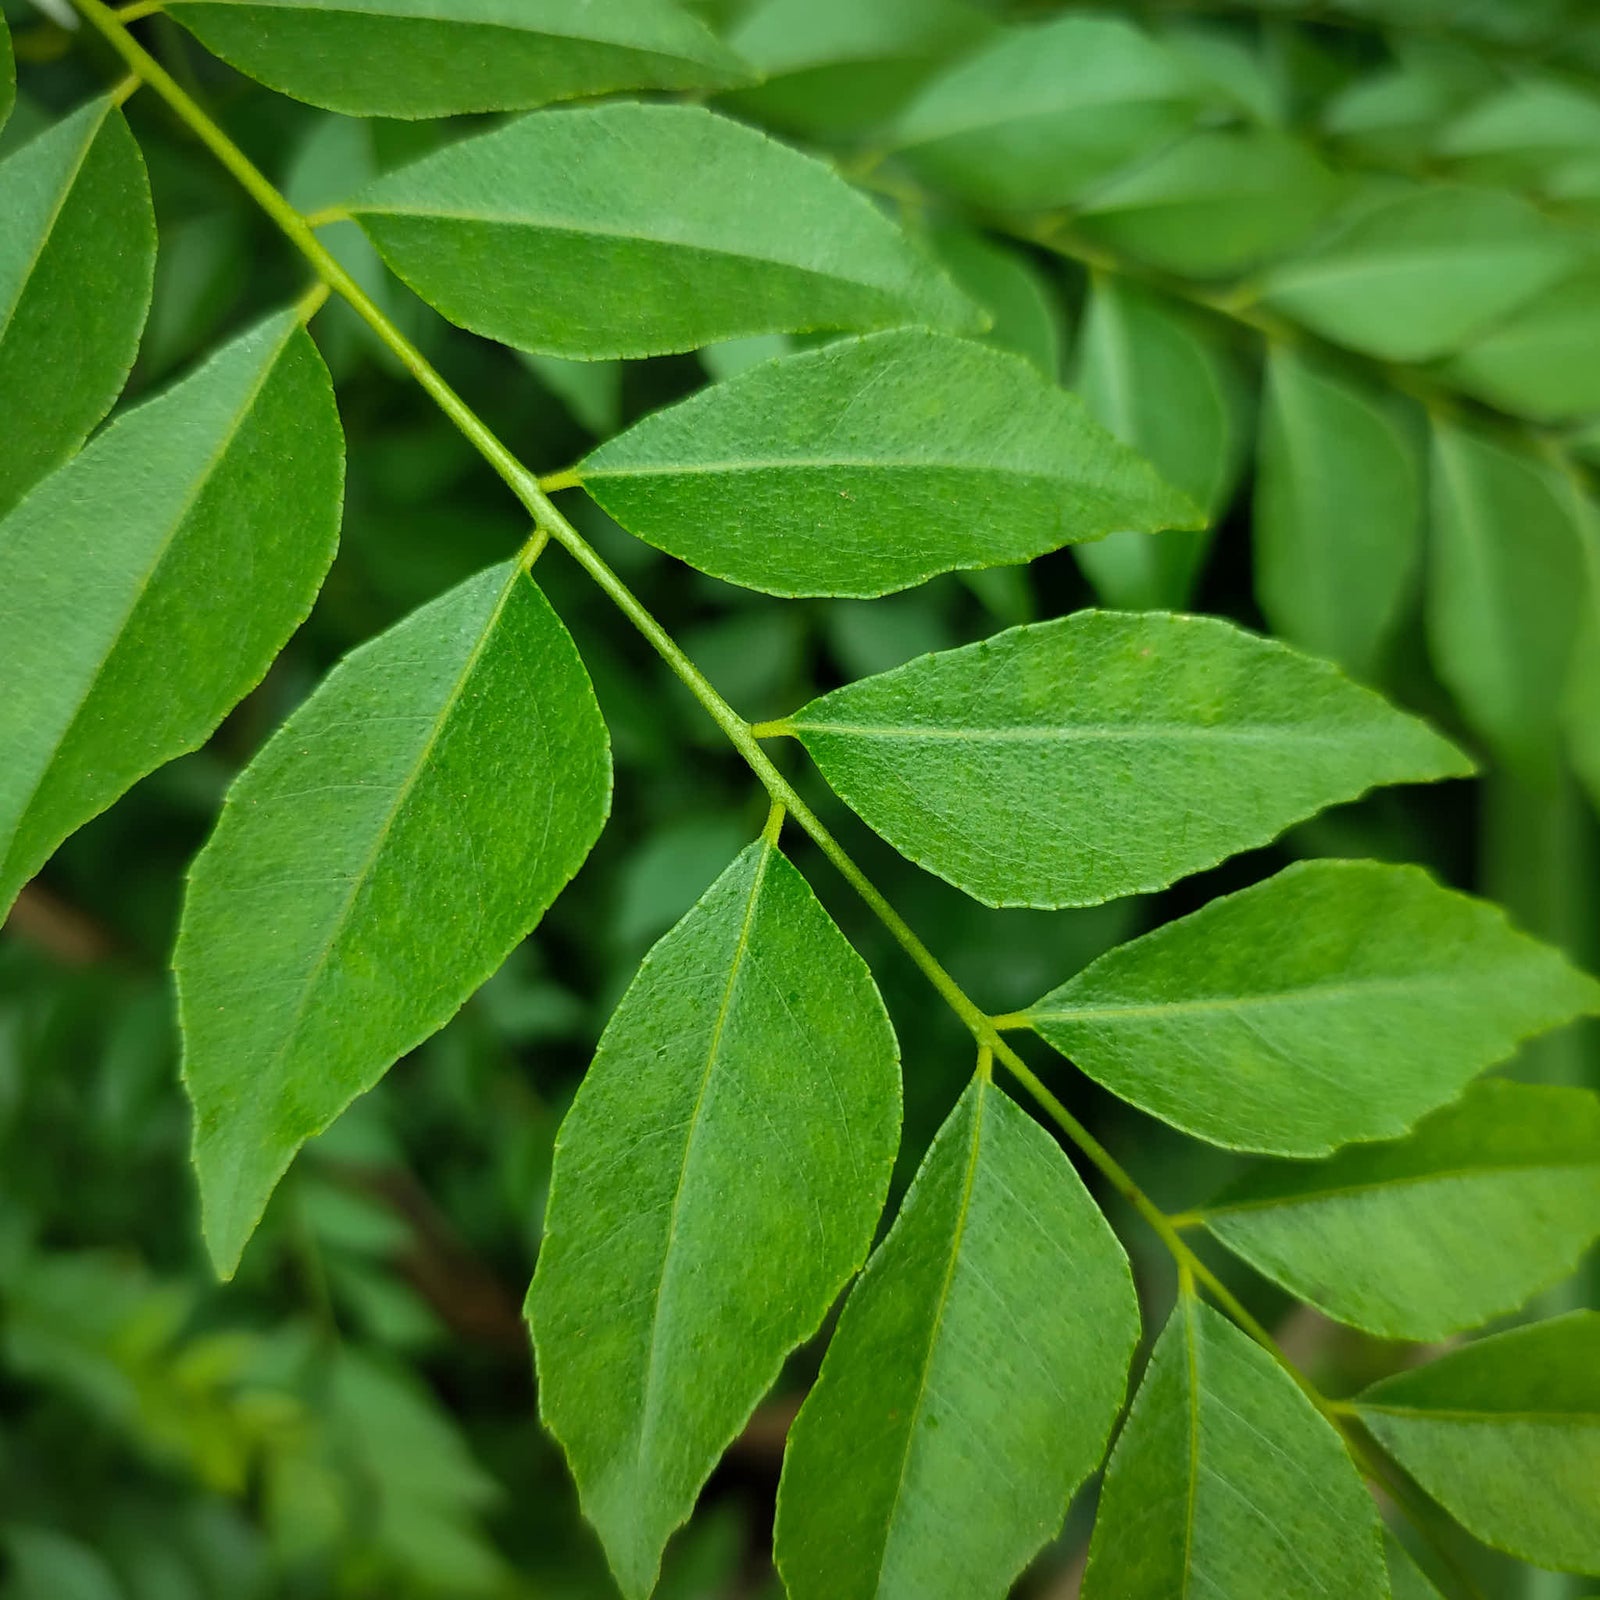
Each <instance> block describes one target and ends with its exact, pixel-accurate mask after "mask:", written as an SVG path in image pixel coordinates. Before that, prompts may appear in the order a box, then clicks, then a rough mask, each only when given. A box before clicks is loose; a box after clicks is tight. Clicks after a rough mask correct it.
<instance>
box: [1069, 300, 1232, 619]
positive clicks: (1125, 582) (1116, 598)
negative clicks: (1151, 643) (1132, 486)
mask: <svg viewBox="0 0 1600 1600" xmlns="http://www.w3.org/2000/svg"><path fill="white" fill-rule="evenodd" d="M1076 366H1077V373H1076V377H1075V380H1074V384H1073V387H1074V388H1076V389H1077V390H1078V391H1079V393H1080V394H1082V396H1083V400H1084V404H1085V405H1086V406H1088V408H1089V411H1090V414H1091V415H1092V416H1094V417H1096V418H1097V419H1098V420H1099V421H1100V422H1101V423H1103V424H1104V425H1105V426H1106V427H1107V428H1109V429H1110V430H1111V432H1112V433H1114V434H1115V435H1116V436H1117V437H1118V438H1119V439H1122V440H1124V441H1125V442H1126V443H1128V444H1130V445H1132V446H1133V448H1134V449H1135V450H1137V451H1139V452H1140V454H1142V455H1145V456H1148V457H1149V458H1150V460H1152V461H1153V462H1154V463H1155V464H1156V466H1157V467H1158V468H1159V469H1160V470H1161V472H1162V473H1163V474H1164V475H1165V476H1166V477H1167V478H1168V480H1169V481H1171V482H1172V483H1174V484H1176V485H1177V486H1178V487H1179V488H1180V489H1183V490H1185V491H1186V492H1187V493H1188V494H1189V495H1190V496H1191V497H1192V498H1193V499H1194V501H1195V502H1196V504H1197V505H1199V506H1201V507H1202V508H1204V510H1205V511H1206V512H1207V513H1208V515H1211V516H1215V514H1216V513H1218V512H1220V511H1221V510H1222V509H1223V507H1224V506H1225V505H1226V503H1227V499H1228V496H1229V494H1230V493H1231V492H1232V489H1233V485H1234V482H1235V480H1236V478H1237V476H1238V472H1239V467H1240V464H1241V458H1242V455H1243V446H1244V444H1245V425H1244V419H1243V416H1242V413H1243V411H1244V395H1243V385H1242V381H1241V379H1240V377H1239V374H1238V372H1237V371H1236V370H1235V367H1234V363H1233V360H1232V358H1231V357H1230V356H1229V354H1228V352H1227V351H1226V349H1224V348H1223V346H1222V343H1221V341H1220V340H1219V339H1218V338H1217V337H1216V335H1215V333H1214V331H1213V330H1212V329H1211V327H1210V326H1209V325H1207V324H1205V323H1202V322H1201V321H1200V320H1199V319H1198V318H1196V317H1194V316H1193V315H1191V314H1190V313H1189V312H1187V311H1186V310H1184V309H1183V308H1182V307H1180V306H1178V305H1177V304H1175V303H1174V302H1173V301H1171V300H1169V299H1167V298H1166V297H1165V296H1163V295H1160V294H1157V293H1155V292H1154V291H1153V290H1149V289H1145V288H1143V287H1141V286H1140V285H1138V284H1135V283H1132V282H1130V281H1128V280H1127V279H1125V278H1119V277H1112V276H1110V275H1097V276H1096V277H1095V279H1094V283H1093V287H1092V289H1091V292H1090V295H1089V303H1088V309H1087V311H1086V312H1085V315H1084V319H1083V331H1082V335H1081V337H1080V339H1079V342H1078V351H1077V363H1076ZM1210 543H1211V533H1210V530H1209V529H1207V530H1204V531H1201V532H1198V533H1188V532H1178V531H1174V532H1168V533H1161V534H1157V535H1156V536H1154V537H1150V536H1149V535H1146V534H1142V533H1137V532H1135V531H1133V530H1132V529H1123V530H1120V531H1118V532H1116V533H1113V534H1112V535H1111V536H1110V538H1108V539H1104V540H1102V541H1101V542H1100V543H1098V544H1096V545H1094V546H1092V547H1091V546H1085V547H1084V548H1083V549H1080V550H1078V551H1076V552H1074V553H1075V554H1076V556H1077V559H1078V565H1079V566H1081V567H1082V568H1083V570H1084V572H1085V573H1086V574H1087V576H1088V578H1089V581H1090V582H1091V583H1092V584H1093V585H1094V588H1095V593H1096V594H1097V595H1098V596H1099V597H1100V599H1101V601H1102V603H1103V604H1105V605H1108V606H1116V607H1119V608H1122V609H1126V610H1149V609H1152V608H1160V607H1181V606H1183V605H1186V604H1187V603H1188V601H1189V599H1190V596H1191V595H1192V593H1193V590H1194V586H1195V583H1196V581H1197V580H1198V578H1199V573H1200V567H1201V564H1202V562H1203V561H1204V560H1205V555H1206V551H1207V549H1208V548H1209V547H1210Z"/></svg>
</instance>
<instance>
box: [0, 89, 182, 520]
mask: <svg viewBox="0 0 1600 1600" xmlns="http://www.w3.org/2000/svg"><path fill="white" fill-rule="evenodd" d="M0 216H3V217H4V218H5V219H6V222H5V228H4V230H3V231H0V416H3V417H4V418H5V449H4V450H3V451H0V515H3V514H4V513H5V512H7V511H9V510H10V509H11V508H12V507H13V506H14V505H15V504H16V503H17V501H18V500H20V499H21V498H22V496H23V494H24V493H25V492H26V491H27V490H28V489H30V488H31V487H32V486H33V485H34V484H35V483H37V482H38V481H39V479H41V478H42V477H44V475H45V474H46V473H47V472H49V471H50V470H51V469H52V468H53V467H57V466H59V465H60V464H61V463H62V462H63V461H65V460H66V459H67V457H68V456H70V455H71V454H72V453H73V452H74V451H75V450H76V449H77V448H78V447H79V445H81V444H82V443H83V441H84V438H85V436H86V435H87V434H88V432H89V430H90V429H91V428H92V427H93V426H94V425H95V424H96V423H97V422H98V421H99V420H100V419H101V418H102V417H103V416H104V415H105V414H106V412H107V411H109V410H110V409H111V403H112V401H113V400H115V399H116V398H117V396H118V394H120V393H121V392H122V385H123V384H124V382H126V381H127V377H128V369H129V368H130V367H131V366H132V365H133V357H134V352H135V351H136V350H137V349H138V348H139V333H140V330H141V329H142V328H143V327H144V319H145V313H146V312H147V311H148V310H149V309H150V285H151V283H152V281H153V278H154V273H155V261H156V219H155V213H154V212H153V210H152V209H151V205H150V183H149V180H148V178H146V176H145V170H144V161H143V158H142V157H141V156H140V154H139V147H138V146H137V145H136V144H135V143H134V142H133V135H132V134H131V133H129V131H128V124H127V123H126V122H125V121H124V120H123V117H122V113H121V112H120V111H119V110H118V109H117V107H116V105H115V103H114V102H113V101H112V100H110V99H102V100H94V101H91V102H90V103H89V104H88V105H86V106H84V107H83V108H82V109H81V110H79V111H75V112H74V113H73V114H72V115H71V116H70V117H67V118H65V119H64V120H63V121H61V122H58V123H57V124H56V125H55V126H54V127H51V128H47V129H46V130H45V131H44V132H43V133H41V134H39V135H38V136H37V137H36V138H34V139H33V140H31V141H30V142H29V143H28V144H25V145H24V146H23V147H22V148H21V149H20V150H18V151H17V152H16V153H15V154H14V155H11V156H9V157H8V158H7V159H6V160H5V161H4V162H3V163H0Z"/></svg>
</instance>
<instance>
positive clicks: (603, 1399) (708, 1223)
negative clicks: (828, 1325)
mask: <svg viewBox="0 0 1600 1600" xmlns="http://www.w3.org/2000/svg"><path fill="white" fill-rule="evenodd" d="M897 1058H898V1051H897V1048H896V1045H895V1040H894V1032H893V1029H892V1028H891V1027H890V1024H889V1018H888V1014H887V1013H886V1012H885V1011H884V1008H883V1002H882V1000H880V999H879V997H878V991H877V989H876V987H875V986H874V984H873V982H872V977H871V975H870V974H869V973H868V971H867V968H866V964H865V963H864V962H863V961H862V960H861V958H860V957H859V956H858V955H857V954H856V953H855V951H854V950H852V949H851V947H850V946H849V944H848V943H846V941H845V938H844V935H843V934H841V933H840V932H839V930H838V929H837V928H836V927H835V926H834V925H833V923H832V921H831V920H830V919H829V917H828V915H827V913H826V912H825V911H824V910H823V909H822V907H821V906H820V905H819V904H818V903H817V900H816V897H815V896H814V895H813V894H812V893H811V890H810V888H809V886H808V885H807V884H806V882H805V880H804V879H803V878H802V877H801V876H800V874H799V873H798V872H796V871H795V869H794V868H793V867H792V866H790V865H789V863H788V861H787V860H785V859H784V857H783V856H782V855H781V854H780V853H779V852H778V850H777V848H776V847H775V846H774V845H773V844H771V843H770V842H768V841H767V840H761V841H759V842H757V843H756V844H753V845H751V846H750V847H749V848H748V849H747V850H745V851H744V852H743V854H741V855H740V856H739V857H738V859H737V860H736V861H735V862H734V863H733V865H732V866H731V867H729V868H728V870H727V871H726V872H725V873H723V875H722V876H721V877H720V878H719V879H718V880H717V882H716V883H715V884H713V885H712V887H711V888H710V889H709V890H707V891H706V894H705V895H704V897H703V898H702V899H701V900H700V902H699V904H697V905H696V906H695V907H694V908H693V910H691V911H690V912H689V913H688V915H687V916H686V917H685V918H684V919H683V921H681V922H680V923H679V924H678V925H677V927H675V928H674V929H673V930H672V931H671V932H670V933H668V934H667V935H666V937H665V938H664V939H662V940H661V942H660V943H659V944H658V945H656V947H655V948H654V950H652V951H651V953H650V954H649V955H648V956H647V957H646V958H645V962H644V965H643V966H642V967H641V968H640V970H639V974H638V976H637V977H636V978H635V979H634V981H633V984H632V985H631V986H630V988H629V989H628V992H627V994H626V995H624V996H623V999H622V1003H621V1004H620V1005H619V1006H618V1008H617V1011H616V1014H615V1015H614V1016H613V1017H612V1019H611V1022H610V1023H609V1024H608V1026H607V1028H606V1031H605V1034H604V1035H603V1037H602V1038H601V1040H600V1048H599V1050H598V1052H597V1054H596V1056H595V1059H594V1064H593V1065H592V1066H591V1067H590V1069H589V1072H588V1075H587V1076H586V1077H585V1079H584V1081H583V1085H582V1087H581V1088H580V1089H579V1091H578V1097H577V1099H576V1100H575V1101H574V1103H573V1107H572V1110H571V1111H570V1112H569V1113H568V1115H567V1119H566V1121H565V1122H564V1123H563V1124H562V1129H561V1134H560V1137H559V1139H558V1141H557V1145H556V1159H555V1171H554V1174H553V1177H552V1179H551V1188H550V1207H549V1211H548V1213H547V1216H546V1233H545V1239H544V1244H543V1246H542V1248H541V1250H540V1252H539V1267H538V1271H537V1273H536V1274H535V1276H534V1280H533V1287H532V1289H531V1290H530V1292H529V1297H528V1306H529V1313H530V1316H531V1319H532V1322H533V1330H534V1338H535V1341H536V1345H537V1351H538V1366H539V1400H540V1407H541V1410H542V1413H543V1416H544V1419H545V1422H546V1423H547V1424H548V1425H549V1427H550V1430H551V1431H552V1432H553V1433H554V1434H555V1435H556V1437H557V1438H558V1439H559V1440H560V1441H561V1443H562V1446H563V1448H564V1449H565V1450H566V1452H567V1457H568V1460H569V1461H570V1462H571V1464H572V1470H573V1475H574V1477H575V1478H576V1479H577V1481H578V1488H579V1492H580V1494H581V1496H582V1498H583V1507H584V1511H585V1514H586V1515H587V1516H588V1517H589V1520H590V1521H591V1522H593V1523H594V1525H595V1527H596V1528H597V1529H598V1530H599V1532H600V1536H601V1538H602V1540H603V1541H604V1543H605V1546H606V1553H607V1555H608V1556H609V1558H610V1561H611V1566H612V1570H613V1571H614V1572H615V1573H616V1575H617V1579H618V1582H619V1583H620V1584H621V1586H622V1589H623V1592H624V1593H625V1594H626V1595H628V1596H630V1597H635V1596H643V1595H646V1594H648V1593H649V1592H650V1589H651V1587H652V1585H653V1584H654V1581H655V1575H656V1570H657V1567H658V1566H659V1564H660V1560H661V1551H662V1547H663V1546H664V1545H665V1543H666V1541H667V1538H668V1536H669V1535H670V1534H671V1532H672V1530H673V1529H674V1528H676V1527H677V1526H678V1525H679V1524H680V1523H682V1522H683V1521H684V1520H685V1519H686V1518H687V1517H688V1515H689V1512H690V1511H691V1510H692V1509H693V1506H694V1502H695V1498H696V1496H697V1495H698V1494H699V1492H700V1488H701V1486H702V1485H703V1484H704V1483H705V1480H706V1478H707V1477H708V1476H709V1474H710V1472H711V1469H712V1468H713V1467H714V1466H715V1465H716V1463H717V1460H718V1458H719V1457H720V1456H721V1455H722V1452H723V1451H724V1450H725V1449H726V1448H727V1447H728V1445H729V1443H730V1442H731V1441H732V1440H733V1438H734V1436H735V1435H736V1434H737V1433H738V1432H739V1430H740V1429H741V1428H742V1427H743V1426H744V1423H745V1421H746V1419H747V1418H748V1417H749V1415H750V1412H751V1410H752V1409H753V1408H754V1406H755V1404H756V1402H757V1401H758V1400H760V1398H761V1397H762V1395H763V1394H765V1393H766V1391H767V1390H768V1389H769V1388H770V1387H771V1385H772V1383H773V1380H774V1379H775V1378H776V1377H777V1375H778V1371H779V1369H780V1367H781V1366H782V1365H783V1360H784V1357H785V1356H787V1355H788V1353H789V1352H790V1351H791V1350H792V1349H793V1348H794V1347H795V1346H796V1345H797V1344H799V1343H801V1341H802V1340H804V1339H806V1338H808V1337H809V1336H810V1335H811V1334H812V1333H813V1332H815V1330H816V1327H817V1325H818V1323H819V1322H820V1321H821V1320H822V1317H823V1314H824V1313H825V1312H826V1311H827V1309H828V1306H829V1305H830V1304H831V1303H832V1301H833V1299H834V1297H835V1296H836V1295H837V1294H838V1292H839V1290H840V1289H841V1288H842V1287H843V1286H844V1284H845V1282H846V1281H847V1280H848V1278H849V1277H850V1275H851V1274H852V1273H853V1272H854V1271H855V1270H856V1268H857V1267H859V1266H860V1264H861V1262H862V1261H863V1260H864V1259H865V1257H866V1254H867V1249H868V1247H869V1246H870V1245H871V1243H872V1233H873V1229H874V1227H875V1226H876V1223H877V1220H878V1214H879V1212H880V1211H881V1210H882V1208H883V1201H884V1196H885V1194H886V1193H887V1191H888V1185H889V1173H890V1169H891V1167H892V1165H893V1162H894V1153H895V1146H896V1144H897V1142H898V1138H899V1128H900V1080H899V1071H898V1061H897Z"/></svg>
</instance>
